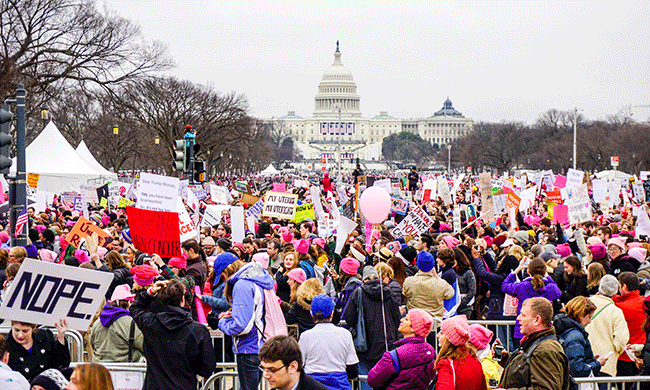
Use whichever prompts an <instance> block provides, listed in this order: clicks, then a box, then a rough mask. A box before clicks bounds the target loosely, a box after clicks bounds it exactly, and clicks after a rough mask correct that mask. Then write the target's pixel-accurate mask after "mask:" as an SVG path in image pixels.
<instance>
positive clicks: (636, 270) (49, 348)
mask: <svg viewBox="0 0 650 390" xmlns="http://www.w3.org/2000/svg"><path fill="white" fill-rule="evenodd" d="M325 179H326V180H325V183H312V184H313V185H312V186H311V187H310V186H307V187H308V188H304V186H295V187H294V186H292V183H294V182H293V181H292V180H291V179H290V178H287V177H277V178H275V180H276V181H282V182H286V184H288V185H287V191H288V192H291V193H295V194H297V195H298V199H299V202H300V203H302V202H305V203H306V202H310V201H311V200H312V199H314V197H318V198H320V199H321V200H322V207H323V208H324V210H323V212H324V213H325V214H327V213H330V212H332V210H331V209H330V206H331V205H332V204H335V205H341V204H342V203H343V200H344V199H342V197H343V198H351V199H354V198H355V191H356V190H357V188H355V185H358V184H357V179H358V178H357V177H356V176H355V177H354V183H350V184H343V185H341V184H339V186H338V187H337V186H336V184H334V183H333V182H331V181H330V179H329V178H328V177H326V178H325ZM456 179H457V180H458V182H457V183H453V188H454V190H455V193H454V194H453V196H454V201H452V202H445V201H444V199H443V198H442V197H433V198H432V199H430V200H428V201H423V200H422V194H421V192H422V191H421V187H422V186H423V183H422V175H419V174H418V173H417V172H415V171H413V172H411V173H410V174H409V175H408V177H407V180H405V181H404V182H402V183H400V185H401V187H402V192H403V195H406V196H404V197H405V198H407V199H408V200H409V201H410V207H411V208H414V207H422V208H423V209H424V210H425V211H426V212H427V213H428V215H430V216H431V217H432V219H433V220H434V223H433V224H431V226H429V227H428V229H427V230H426V231H424V232H418V234H415V235H408V234H407V235H398V237H395V236H394V235H393V232H394V230H395V227H396V225H398V224H399V222H400V221H401V220H403V218H404V215H401V214H399V213H395V212H394V211H393V212H391V214H389V215H387V216H386V219H385V220H384V222H382V223H379V224H374V225H373V226H372V227H371V228H370V227H368V228H367V229H368V231H365V229H364V225H363V224H362V223H361V224H359V225H358V226H357V228H356V229H355V230H353V231H352V232H351V233H350V234H349V235H348V236H347V237H345V244H344V245H343V249H342V250H340V251H339V252H338V253H337V252H336V251H335V248H336V234H335V233H334V234H332V232H323V231H319V228H318V227H319V224H318V223H317V221H316V220H313V219H306V220H301V221H289V220H282V219H277V218H267V217H264V216H260V218H257V219H256V221H255V228H254V229H251V230H247V231H246V232H245V238H244V239H243V240H242V241H241V242H234V241H233V238H232V228H233V226H232V224H231V219H230V213H229V211H228V210H227V209H225V210H224V211H223V213H222V215H221V222H220V223H218V224H216V225H213V226H201V227H200V234H199V235H197V237H196V239H190V240H187V241H185V242H183V243H182V245H181V247H182V256H179V257H173V258H161V257H160V256H158V254H155V253H142V252H140V251H139V250H138V248H136V247H135V246H134V244H133V240H132V237H131V234H130V229H129V220H128V218H127V215H126V213H125V212H124V210H123V209H115V208H110V209H108V208H100V207H92V206H91V207H90V210H89V215H88V217H89V219H90V220H91V221H93V223H95V224H96V225H97V226H99V227H100V228H101V229H104V231H106V232H107V233H109V234H110V236H111V237H112V240H108V241H109V242H108V243H107V244H106V245H105V246H103V247H98V248H96V249H93V245H92V238H90V245H84V246H82V247H80V248H76V247H74V246H72V245H71V244H70V243H69V242H67V241H66V236H67V234H68V233H69V232H70V230H71V229H72V227H73V226H74V225H75V223H76V220H77V219H78V218H79V216H80V212H79V211H76V210H71V208H70V207H69V205H67V204H65V203H64V202H63V201H62V200H61V199H60V198H59V199H57V200H55V203H54V204H51V205H49V206H48V207H47V209H46V210H38V211H37V210H35V209H34V208H33V207H32V208H30V209H29V213H28V214H29V225H28V231H29V234H28V236H29V244H28V245H25V246H11V244H10V242H9V235H8V234H7V232H6V231H0V242H1V243H2V244H1V248H0V282H1V284H2V295H0V298H1V299H6V294H7V291H8V289H9V288H10V287H11V284H12V280H13V279H14V277H15V276H16V274H17V272H18V271H19V269H20V265H21V264H22V262H24V261H25V259H37V260H39V261H45V262H50V263H59V264H61V265H62V266H67V267H83V268H88V269H92V270H97V272H107V273H112V274H113V282H112V283H111V285H110V287H109V289H108V291H107V293H106V296H105V304H104V305H102V306H101V307H100V308H99V309H98V311H97V314H96V316H95V318H94V320H93V323H92V325H91V326H90V327H89V328H88V329H87V331H86V332H84V333H85V339H84V341H85V345H84V348H85V350H86V351H87V352H88V353H87V354H86V358H87V360H89V363H88V364H84V365H78V366H77V368H76V369H75V370H74V371H73V370H71V369H70V368H68V367H69V365H70V360H71V357H70V352H69V348H68V345H67V341H66V339H65V337H64V336H65V332H66V329H67V324H66V322H65V321H63V320H61V321H60V322H57V323H56V324H38V325H49V326H51V325H54V326H55V327H56V334H55V332H52V331H49V330H46V329H41V328H39V327H38V325H37V324H29V323H23V322H18V321H12V319H10V318H7V319H5V323H4V325H7V326H10V327H11V331H10V332H9V334H7V335H6V336H5V337H4V338H2V339H0V357H1V358H2V360H1V362H0V388H3V389H4V388H30V387H26V386H29V383H30V382H31V386H32V387H31V388H34V386H41V387H36V388H37V389H39V388H44V389H62V388H64V387H65V388H79V389H112V384H111V379H110V375H108V371H107V370H106V369H105V368H104V367H103V366H101V363H109V362H122V363H127V362H146V365H147V371H146V377H145V382H144V387H143V388H144V389H162V388H179V389H196V388H197V383H198V379H197V378H198V377H203V378H207V377H209V376H210V375H211V374H212V373H213V372H214V370H215V362H216V361H217V359H218V358H217V354H216V353H215V347H214V345H213V343H212V340H211V338H210V333H209V331H208V327H211V328H213V329H215V330H217V329H218V330H220V331H222V332H223V333H224V340H223V342H224V343H225V345H226V346H227V353H226V355H225V356H219V359H222V360H223V361H231V362H235V363H236V366H237V372H238V380H239V384H240V387H241V388H242V389H245V390H246V389H256V388H257V387H258V385H259V383H260V381H261V380H262V378H264V379H266V380H268V382H269V383H270V384H271V386H272V387H273V388H282V389H287V390H290V389H295V388H329V389H351V385H350V380H352V379H355V378H357V377H358V376H359V375H366V376H367V381H363V382H362V384H361V386H362V388H369V387H373V388H388V389H420V388H421V389H425V388H428V387H429V386H432V385H434V384H435V385H436V388H439V389H445V390H450V389H476V390H479V389H480V390H482V389H487V388H488V387H489V388H499V387H506V388H507V387H511V388H512V387H519V388H520V387H528V386H530V384H531V383H533V384H535V385H536V386H538V387H540V388H544V389H549V390H567V389H568V386H569V380H568V377H569V374H570V375H571V376H573V377H588V376H592V375H593V376H634V375H639V374H643V375H645V374H647V373H649V372H650V341H649V342H648V343H647V342H646V340H647V334H648V332H650V321H648V318H649V317H650V299H645V295H646V294H647V292H650V261H648V251H649V250H650V244H648V242H647V236H645V235H643V234H637V232H635V229H640V228H646V227H647V226H642V227H640V224H641V222H640V221H641V218H640V217H639V214H638V213H646V214H647V212H648V211H649V210H650V209H649V208H648V207H647V206H646V205H645V204H644V203H639V204H635V203H634V201H633V200H632V199H631V198H632V197H629V196H627V195H626V194H625V191H626V188H627V186H625V185H624V186H623V191H622V192H621V193H620V194H619V196H620V199H616V200H618V201H611V200H610V202H609V207H607V208H601V207H600V205H599V204H597V203H595V202H592V205H591V206H592V207H593V210H592V213H593V217H592V218H591V219H589V220H586V221H581V222H579V223H575V224H568V223H566V222H563V223H560V222H555V221H554V220H553V219H552V217H551V216H550V215H549V213H550V212H551V210H550V209H549V207H548V206H547V203H546V200H547V199H546V195H545V191H544V190H545V189H546V188H544V187H545V186H541V188H540V191H538V195H537V196H536V198H535V201H534V203H533V204H530V205H529V207H527V208H525V209H521V210H519V211H518V212H515V213H514V214H510V215H509V214H508V213H503V214H498V213H497V214H496V215H495V216H494V219H493V220H491V221H488V220H486V219H485V218H484V215H483V214H482V211H484V210H482V204H483V203H482V199H481V191H480V190H479V184H478V180H477V178H475V177H470V176H465V175H463V176H462V177H460V178H456ZM451 181H452V179H451V178H450V184H452V183H451ZM523 183H526V182H525V181H524V182H523ZM225 184H226V185H229V183H225ZM252 184H254V183H252ZM535 185H537V184H536V183H529V184H527V185H526V184H522V185H521V188H520V189H525V188H526V186H535ZM254 187H255V186H253V188H254ZM339 187H340V188H339ZM509 188H510V191H514V190H515V188H513V187H512V186H510V187H509ZM188 190H191V189H188ZM548 190H550V189H548ZM313 191H316V192H317V193H316V194H312V193H311V192H313ZM342 193H343V194H345V196H342V195H343V194H342ZM233 194H236V192H235V191H234V190H233ZM253 195H260V194H259V193H255V192H254V193H253ZM337 202H338V203H337ZM472 202H474V203H472ZM210 203H212V202H211V200H210V198H209V197H208V198H206V199H203V200H202V201H201V210H202V209H203V208H204V207H205V206H206V205H208V204H210ZM231 204H232V205H244V206H246V205H245V204H243V202H242V201H241V200H240V199H239V198H238V197H235V199H234V200H233V201H232V202H231ZM472 204H474V206H473V207H474V209H473V211H472V212H470V208H468V207H467V206H468V205H472ZM187 210H188V212H189V213H190V214H193V211H192V210H191V209H190V208H189V207H188V208H187ZM454 210H461V213H460V216H461V221H460V222H461V226H460V227H458V226H457V227H456V229H454V228H453V224H454ZM633 210H635V211H634V212H633ZM343 211H344V210H343V209H341V210H336V211H335V213H332V214H333V215H334V214H336V215H338V214H339V213H340V212H343ZM199 213H201V211H199ZM513 215H514V217H515V218H514V219H512V216H513ZM645 219H647V218H645ZM197 220H200V219H197ZM456 223H457V222H456ZM7 230H8V229H7ZM195 287H198V291H199V292H200V294H197V293H196V292H195V291H196V289H195ZM268 292H272V293H273V294H271V295H270V294H268ZM274 296H277V299H278V303H279V307H280V309H281V312H282V314H283V316H284V321H286V324H287V325H295V329H296V331H295V333H292V335H291V336H290V337H286V336H279V337H273V338H270V339H269V338H267V337H266V336H265V330H266V329H265V327H266V326H267V324H266V321H267V320H266V319H267V318H268V314H269V313H268V312H267V310H266V307H268V306H267V304H268V302H266V300H267V299H269V297H274ZM196 298H198V299H199V300H200V301H201V302H202V303H203V305H202V308H200V307H197V305H195V304H194V302H195V299H196ZM273 299H276V298H273ZM547 304H548V305H547ZM201 309H203V311H204V312H205V314H207V323H208V324H207V326H206V325H205V324H201V323H199V322H198V321H197V320H198V319H199V318H200V317H202V316H201V315H200V313H199V311H200V310H201ZM468 320H501V321H508V320H510V321H515V322H514V325H509V324H507V323H506V324H504V325H496V326H488V327H485V326H482V325H479V324H472V325H469V323H468ZM538 343H540V344H539V346H538ZM495 346H496V348H495ZM502 346H503V347H504V348H505V352H503V353H502V352H501V350H502V348H501V347H502ZM216 349H217V350H218V349H219V348H216ZM516 351H521V352H522V353H523V355H526V353H530V354H533V356H539V354H541V353H542V352H543V353H545V354H546V355H544V356H551V357H549V358H548V359H550V360H549V361H543V362H542V363H540V361H535V362H534V361H533V360H531V361H530V363H527V361H526V359H524V360H523V361H522V358H521V357H520V355H519V354H517V353H515V352H516ZM535 351H537V354H538V355H534V354H535ZM508 352H510V353H508ZM523 355H522V356H523ZM91 362H92V363H91ZM514 364H529V366H530V367H529V374H528V376H529V377H528V378H519V377H518V376H517V375H519V376H521V373H519V374H518V373H517V372H518V371H517V370H515V369H513V368H512V367H513V365H514ZM549 367H550V368H549ZM545 369H546V371H544V370H545ZM549 377H551V379H549ZM89 378H90V379H89ZM553 378H554V379H553ZM526 380H528V382H527V383H524V382H526ZM5 382H6V383H11V386H13V387H4V383H5ZM66 386H67V387H66Z"/></svg>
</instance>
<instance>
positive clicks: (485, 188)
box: [478, 172, 494, 222]
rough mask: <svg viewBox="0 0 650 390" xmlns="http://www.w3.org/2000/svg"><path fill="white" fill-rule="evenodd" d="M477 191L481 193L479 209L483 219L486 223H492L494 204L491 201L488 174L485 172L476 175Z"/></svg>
mask: <svg viewBox="0 0 650 390" xmlns="http://www.w3.org/2000/svg"><path fill="white" fill-rule="evenodd" d="M478 178H479V189H480V191H481V206H482V207H481V209H482V211H483V218H484V219H485V220H486V221H488V222H491V221H494V202H493V200H492V188H491V179H490V174H489V173H487V172H484V173H481V174H479V175H478Z"/></svg>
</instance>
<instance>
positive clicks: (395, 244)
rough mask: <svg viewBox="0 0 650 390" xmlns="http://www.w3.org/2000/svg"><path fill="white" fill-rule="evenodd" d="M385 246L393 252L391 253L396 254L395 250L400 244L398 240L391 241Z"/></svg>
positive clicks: (400, 247)
mask: <svg viewBox="0 0 650 390" xmlns="http://www.w3.org/2000/svg"><path fill="white" fill-rule="evenodd" d="M386 248H388V249H390V251H391V252H393V255H397V252H399V251H400V249H402V245H401V244H400V243H399V241H391V242H389V243H388V244H386Z"/></svg>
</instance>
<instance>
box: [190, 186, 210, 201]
mask: <svg viewBox="0 0 650 390" xmlns="http://www.w3.org/2000/svg"><path fill="white" fill-rule="evenodd" d="M192 192H194V196H196V199H198V200H203V199H205V198H207V197H208V190H206V189H205V188H197V189H195V190H192Z"/></svg>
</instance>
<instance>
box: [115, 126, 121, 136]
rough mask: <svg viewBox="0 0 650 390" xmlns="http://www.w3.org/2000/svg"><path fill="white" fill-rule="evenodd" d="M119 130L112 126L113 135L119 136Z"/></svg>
mask: <svg viewBox="0 0 650 390" xmlns="http://www.w3.org/2000/svg"><path fill="white" fill-rule="evenodd" d="M119 134H120V128H119V127H118V126H117V125H113V135H119Z"/></svg>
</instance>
